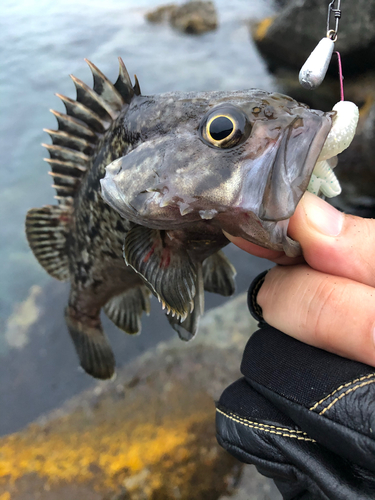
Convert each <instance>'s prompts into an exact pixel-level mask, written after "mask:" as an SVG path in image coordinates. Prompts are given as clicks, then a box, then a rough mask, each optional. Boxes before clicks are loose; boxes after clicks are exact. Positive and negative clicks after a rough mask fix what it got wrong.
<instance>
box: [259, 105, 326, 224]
mask: <svg viewBox="0 0 375 500" xmlns="http://www.w3.org/2000/svg"><path fill="white" fill-rule="evenodd" d="M333 116H334V113H332V112H328V113H324V114H323V113H322V114H321V115H315V114H314V113H311V114H310V115H308V116H307V117H300V116H298V117H295V118H294V120H293V121H292V122H291V124H290V125H289V126H288V127H287V128H286V129H285V130H284V131H283V132H282V133H281V135H280V137H279V139H278V144H277V148H276V152H275V154H274V156H273V158H272V165H271V166H270V167H269V174H268V177H267V181H266V184H265V189H264V194H263V198H262V202H261V204H260V206H259V210H258V213H257V215H258V217H259V218H260V219H261V220H262V221H281V220H286V219H289V218H290V217H291V216H292V215H293V214H294V211H295V209H296V207H297V205H298V203H299V201H300V199H301V198H302V196H303V194H304V193H305V191H306V190H307V189H308V188H309V185H310V181H311V178H312V176H314V177H315V178H316V183H315V184H316V185H319V186H320V185H321V184H322V182H323V179H322V177H323V176H322V174H323V169H322V168H319V166H320V167H321V166H322V164H321V162H320V161H319V157H320V155H321V152H322V150H323V148H324V144H325V142H326V140H327V137H328V135H329V132H330V130H331V126H332V117H333ZM314 172H315V173H314ZM333 175H334V174H333ZM318 179H321V180H320V181H318Z"/></svg>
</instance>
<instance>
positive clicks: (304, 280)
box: [257, 264, 375, 366]
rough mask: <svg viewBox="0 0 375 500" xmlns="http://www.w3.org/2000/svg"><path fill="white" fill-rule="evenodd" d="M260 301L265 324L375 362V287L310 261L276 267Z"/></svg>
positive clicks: (363, 359) (308, 340) (324, 347)
mask: <svg viewBox="0 0 375 500" xmlns="http://www.w3.org/2000/svg"><path fill="white" fill-rule="evenodd" d="M257 301H258V304H259V305H260V307H261V308H262V311H263V317H264V319H265V321H266V322H267V323H269V324H270V325H272V326H274V327H275V328H277V329H279V330H281V331H282V332H284V333H286V334H288V335H290V336H292V337H294V338H296V339H298V340H301V341H302V342H305V343H307V344H310V345H313V346H316V347H320V348H321V349H324V350H327V351H330V352H334V353H336V354H339V355H341V356H344V357H346V358H349V359H354V360H357V361H361V362H363V363H367V364H369V365H371V366H375V342H374V327H375V290H374V289H373V288H372V287H369V286H367V285H363V284H361V283H357V282H355V281H352V280H350V279H348V278H344V277H337V276H332V275H330V274H326V273H322V272H320V271H317V270H315V269H311V268H310V267H309V266H308V265H306V264H303V265H298V266H292V267H284V266H276V267H274V268H273V269H271V270H270V271H269V272H268V274H267V275H266V278H265V281H264V283H263V285H262V287H261V289H260V290H259V293H258V296H257Z"/></svg>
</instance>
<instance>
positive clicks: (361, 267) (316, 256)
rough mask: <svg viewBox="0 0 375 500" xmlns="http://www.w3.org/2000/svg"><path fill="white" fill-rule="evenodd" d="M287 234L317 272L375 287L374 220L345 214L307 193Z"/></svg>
mask: <svg viewBox="0 0 375 500" xmlns="http://www.w3.org/2000/svg"><path fill="white" fill-rule="evenodd" d="M288 234H289V236H290V237H291V238H293V239H294V240H297V241H299V243H300V244H301V246H302V250H303V256H304V258H305V260H306V262H307V263H308V264H310V266H311V267H313V268H314V269H317V270H319V271H322V272H325V273H330V274H334V275H337V276H343V277H346V278H350V279H352V280H355V281H358V282H360V283H364V284H366V285H370V286H375V259H374V249H375V221H374V220H372V219H362V218H360V217H354V216H352V215H345V214H343V213H342V212H340V211H338V210H336V209H335V208H334V207H332V206H331V205H329V204H328V203H326V202H325V201H323V200H322V199H320V198H318V197H317V196H315V195H313V194H311V193H309V192H306V193H305V194H304V195H303V197H302V199H301V201H300V203H299V204H298V206H297V209H296V212H295V214H294V215H293V217H292V218H291V219H290V222H289V228H288Z"/></svg>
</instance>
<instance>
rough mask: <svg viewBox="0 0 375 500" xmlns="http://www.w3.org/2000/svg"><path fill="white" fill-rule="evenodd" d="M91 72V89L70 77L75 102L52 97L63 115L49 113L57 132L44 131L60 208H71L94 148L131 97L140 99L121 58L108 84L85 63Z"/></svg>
mask: <svg viewBox="0 0 375 500" xmlns="http://www.w3.org/2000/svg"><path fill="white" fill-rule="evenodd" d="M85 61H86V62H87V64H88V65H89V68H90V70H91V72H92V75H93V79H94V85H93V89H91V88H90V87H89V86H88V85H86V84H85V83H84V82H82V81H81V80H79V79H78V78H76V77H75V76H73V75H71V78H72V80H73V82H74V85H75V87H76V91H77V97H76V100H73V99H70V98H69V97H66V96H63V95H61V94H56V95H57V96H58V97H59V98H60V99H61V100H62V102H63V103H64V105H65V108H66V114H64V113H60V112H58V111H54V110H51V112H52V113H53V114H54V115H55V116H56V119H57V123H58V130H50V129H44V130H45V132H47V133H48V134H49V135H50V136H51V139H52V144H43V146H44V147H46V148H47V150H48V151H49V154H50V158H48V159H47V158H46V161H47V162H48V163H49V164H50V165H51V168H52V172H50V174H51V175H52V177H53V180H54V184H53V187H54V188H55V189H56V192H57V195H56V197H55V198H56V199H57V200H58V202H59V204H60V206H61V205H62V206H65V207H68V206H70V205H72V203H73V198H74V195H75V192H76V190H77V189H78V188H79V185H80V182H81V179H82V177H83V176H84V175H85V174H86V172H87V171H88V170H89V169H90V168H91V166H92V164H93V159H94V157H95V155H96V153H97V147H98V144H99V142H100V140H101V138H102V137H103V135H104V134H105V133H106V132H107V130H108V129H109V128H110V127H111V124H112V122H113V121H114V120H116V118H117V117H118V116H119V114H120V112H121V111H122V110H123V109H124V107H125V106H127V105H128V104H129V103H130V101H131V100H132V98H133V97H134V96H135V95H140V87H139V83H138V80H137V78H136V79H135V84H134V87H133V86H132V83H131V81H130V78H129V74H128V72H127V70H126V67H125V65H124V63H123V61H122V59H121V58H119V63H120V69H119V76H118V78H117V81H116V83H115V84H112V83H111V82H110V81H109V80H108V79H107V78H106V77H105V76H104V75H103V73H102V72H101V71H100V70H99V69H98V68H97V67H96V66H95V65H94V64H93V63H92V62H90V61H88V60H87V59H85Z"/></svg>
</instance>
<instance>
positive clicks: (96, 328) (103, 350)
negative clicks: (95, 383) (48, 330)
mask: <svg viewBox="0 0 375 500" xmlns="http://www.w3.org/2000/svg"><path fill="white" fill-rule="evenodd" d="M65 321H66V324H67V326H68V329H69V333H70V336H71V338H72V340H73V343H74V346H75V348H76V351H77V354H78V357H79V361H80V364H81V366H82V368H83V369H84V370H85V372H87V373H88V374H89V375H91V376H93V377H95V378H100V379H108V378H111V377H112V376H113V375H114V373H115V357H114V355H113V351H112V348H111V346H110V345H109V342H108V339H107V337H106V336H105V334H104V332H103V328H102V324H101V321H100V318H99V315H98V316H97V317H95V318H92V317H89V316H87V315H84V314H81V313H79V312H78V311H77V310H76V309H75V308H74V307H72V306H68V307H67V308H66V309H65Z"/></svg>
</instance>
